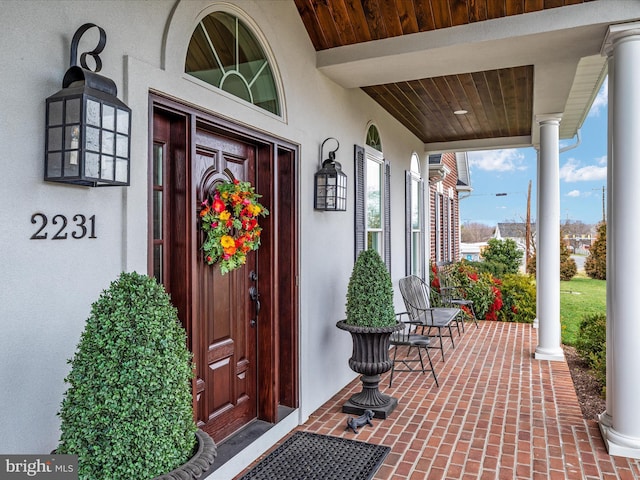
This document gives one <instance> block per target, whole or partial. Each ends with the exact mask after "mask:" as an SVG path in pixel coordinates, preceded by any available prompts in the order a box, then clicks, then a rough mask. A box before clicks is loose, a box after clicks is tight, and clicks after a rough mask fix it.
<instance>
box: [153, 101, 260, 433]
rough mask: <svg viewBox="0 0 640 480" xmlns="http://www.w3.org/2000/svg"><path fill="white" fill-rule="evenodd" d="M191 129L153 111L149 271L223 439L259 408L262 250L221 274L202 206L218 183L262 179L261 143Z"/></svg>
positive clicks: (205, 420) (199, 409) (204, 424)
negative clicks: (205, 251) (206, 246)
mask: <svg viewBox="0 0 640 480" xmlns="http://www.w3.org/2000/svg"><path fill="white" fill-rule="evenodd" d="M189 131H190V128H189V122H188V121H187V117H184V116H182V115H179V114H175V115H174V114H172V113H170V112H160V111H156V112H154V130H153V150H152V151H153V154H152V160H151V163H152V166H151V168H152V170H153V173H152V175H151V177H152V181H151V183H152V184H151V185H150V190H151V192H152V199H151V202H150V203H151V210H152V212H150V213H151V215H150V216H151V218H152V225H151V226H150V229H149V231H150V237H151V238H150V244H151V245H152V249H153V254H152V255H150V266H149V270H150V271H152V272H153V273H154V275H155V277H156V278H157V279H158V280H159V281H160V282H161V283H163V284H164V285H165V288H166V289H167V291H168V292H169V293H170V295H171V298H172V301H173V303H174V305H175V306H176V308H177V309H178V314H179V317H180V319H181V321H182V323H183V325H184V326H185V328H186V330H187V335H188V340H189V347H190V348H191V351H192V352H193V355H194V362H195V367H196V368H195V370H196V382H195V387H194V390H195V391H194V410H195V414H196V419H197V422H198V424H199V426H200V427H201V428H202V429H203V430H205V431H206V432H207V433H209V434H210V435H211V436H212V437H213V438H214V440H216V441H217V442H219V441H220V440H222V439H224V438H226V437H227V436H228V435H230V434H232V433H233V432H235V431H236V430H238V429H239V428H241V427H242V426H244V425H245V424H247V423H248V422H250V421H252V420H253V419H254V418H256V417H257V415H258V409H257V405H258V401H257V382H258V372H257V363H256V357H257V353H256V352H257V328H255V326H253V325H254V323H253V321H254V320H257V311H256V303H255V302H254V301H253V300H252V298H251V297H250V294H249V292H250V289H251V288H252V287H254V288H257V274H258V269H257V253H255V252H251V253H250V254H249V255H248V257H247V263H246V264H245V265H244V266H242V267H240V268H238V269H236V270H234V271H232V272H229V273H227V274H226V275H221V274H220V269H219V267H218V265H211V266H210V265H207V264H206V263H205V262H204V260H203V255H202V251H201V250H200V245H202V240H203V234H202V232H201V230H200V226H199V224H198V221H199V212H200V209H201V201H202V200H203V199H204V198H206V196H207V195H208V194H209V193H210V192H211V191H212V190H213V189H214V188H215V185H216V184H217V183H218V182H221V181H227V180H233V179H234V178H235V179H238V180H247V181H250V182H251V183H252V184H254V185H255V181H256V178H255V175H256V146H255V145H252V144H251V143H247V142H243V141H238V140H234V139H232V138H230V137H225V136H222V135H219V134H214V133H212V132H209V131H207V130H204V129H196V130H195V135H194V138H193V139H191V138H190V137H191V135H190V134H189ZM194 237H195V241H194V240H193V239H194ZM268 249H269V246H266V249H265V246H263V247H261V248H260V254H264V251H265V250H268Z"/></svg>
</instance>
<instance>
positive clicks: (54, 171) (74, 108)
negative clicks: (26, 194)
mask: <svg viewBox="0 0 640 480" xmlns="http://www.w3.org/2000/svg"><path fill="white" fill-rule="evenodd" d="M93 27H96V28H98V30H99V31H100V40H99V42H98V45H97V46H96V48H95V49H94V50H92V51H91V52H85V53H83V54H82V55H81V57H80V64H81V65H82V67H79V66H77V65H76V61H77V52H78V43H79V41H80V38H81V37H82V35H83V34H84V33H85V32H86V31H87V30H89V29H90V28H93ZM106 43H107V36H106V34H105V31H104V30H103V29H102V28H101V27H98V26H97V25H94V24H93V23H86V24H84V25H82V26H81V27H80V28H79V29H78V30H77V31H76V33H75V34H74V35H73V40H72V41H71V54H70V57H71V60H70V68H69V70H67V72H66V73H65V75H64V79H63V80H62V90H60V91H59V92H58V93H56V94H55V95H52V96H50V97H49V98H47V111H46V141H45V158H44V179H45V180H47V181H50V182H62V183H72V184H74V185H85V186H91V187H96V186H113V185H129V156H130V150H131V148H130V147H131V134H130V132H131V109H130V108H129V107H127V106H126V105H125V104H124V103H123V102H121V101H120V100H118V98H117V97H116V95H117V94H118V90H117V88H116V84H115V83H114V82H113V80H111V79H109V78H106V77H103V76H102V75H98V74H97V72H99V71H100V70H101V69H102V61H101V60H100V57H99V56H98V55H99V54H100V53H101V52H102V50H103V49H104V46H105V44H106ZM87 55H90V56H92V57H93V59H94V61H95V71H92V70H90V69H89V68H88V67H87V63H86V56H87Z"/></svg>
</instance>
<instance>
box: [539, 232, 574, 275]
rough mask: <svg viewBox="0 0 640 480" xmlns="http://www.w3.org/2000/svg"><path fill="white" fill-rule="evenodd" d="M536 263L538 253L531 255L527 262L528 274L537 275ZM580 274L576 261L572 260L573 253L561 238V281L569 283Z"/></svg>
mask: <svg viewBox="0 0 640 480" xmlns="http://www.w3.org/2000/svg"><path fill="white" fill-rule="evenodd" d="M536 261H537V252H536V253H534V254H533V255H531V258H529V261H528V262H527V273H528V274H530V275H534V276H535V274H536ZM576 273H578V266H577V265H576V261H575V260H574V259H573V258H571V253H570V252H569V249H568V248H567V246H566V245H565V243H564V242H563V241H562V236H561V238H560V280H566V281H569V280H571V279H572V278H573V277H575V276H576Z"/></svg>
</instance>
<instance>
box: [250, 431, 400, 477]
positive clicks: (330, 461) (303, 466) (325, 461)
mask: <svg viewBox="0 0 640 480" xmlns="http://www.w3.org/2000/svg"><path fill="white" fill-rule="evenodd" d="M390 451H391V449H390V448H389V447H385V446H382V445H373V444H371V443H365V442H357V441H355V440H349V439H347V438H340V437H330V436H327V435H319V434H317V433H309V432H296V433H294V434H293V435H292V436H291V437H289V438H288V439H287V440H286V441H285V442H284V443H283V444H282V445H280V446H279V447H278V448H276V449H275V450H274V451H273V452H271V453H270V454H269V455H267V456H266V457H265V458H264V459H262V460H261V461H260V462H259V463H258V464H257V465H256V466H255V467H253V468H252V469H251V470H250V471H249V472H247V473H245V474H244V475H243V476H242V477H240V480H369V479H371V477H373V474H374V473H376V471H377V470H378V468H380V465H381V464H382V461H383V460H384V458H385V457H386V456H387V454H388V453H389V452H390Z"/></svg>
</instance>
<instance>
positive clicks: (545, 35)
mask: <svg viewBox="0 0 640 480" xmlns="http://www.w3.org/2000/svg"><path fill="white" fill-rule="evenodd" d="M385 8H386V7H385ZM469 8H471V7H469ZM384 15H387V16H388V15H390V12H389V11H388V9H387V10H386V11H385V12H384ZM388 18H391V17H388ZM638 18H640V2H638V1H634V0H616V1H604V0H596V1H589V2H586V3H581V4H577V5H570V6H561V7H558V8H549V9H545V10H540V11H536V12H532V13H526V14H519V15H511V16H506V17H502V18H495V19H490V20H482V21H477V22H474V23H473V22H472V23H468V24H463V25H458V26H453V27H449V28H439V29H436V30H428V31H423V32H418V33H408V34H404V35H402V34H400V35H397V36H390V37H389V38H381V39H379V40H371V41H364V42H362V41H361V42H359V43H351V44H348V43H349V41H344V42H343V43H344V44H343V45H342V46H338V47H334V48H329V49H324V50H320V51H318V52H317V54H316V66H317V68H318V69H319V70H320V71H321V72H323V73H324V74H325V75H326V76H327V77H329V78H331V79H332V80H333V81H335V82H336V83H338V84H339V85H341V86H343V87H345V88H358V87H360V88H363V89H364V90H365V91H367V93H369V95H371V96H372V97H373V98H375V99H376V101H377V102H378V103H380V104H381V105H382V106H383V107H384V108H385V109H387V111H389V113H390V114H391V115H393V116H394V117H395V118H396V119H398V121H400V122H401V123H403V125H405V126H406V127H407V128H409V129H410V130H411V131H412V132H414V134H416V136H418V138H420V139H421V140H423V141H424V143H425V150H426V151H456V150H458V151H459V150H460V149H464V150H479V149H490V148H506V147H522V146H530V145H536V144H537V143H538V139H539V129H538V126H537V125H536V123H535V122H534V121H533V120H534V118H535V117H536V115H540V114H545V113H548V112H566V113H567V114H566V115H565V116H564V117H563V122H562V124H561V129H560V137H561V138H571V137H573V136H574V135H575V134H576V133H577V131H578V129H579V128H580V127H581V126H582V123H583V122H584V119H585V118H586V115H587V113H588V111H589V108H590V106H591V103H592V102H593V99H594V98H595V95H596V94H597V91H598V89H599V87H600V85H601V84H602V81H603V79H604V77H605V75H606V59H605V58H604V57H602V56H601V53H600V50H601V47H602V41H603V38H604V36H605V34H606V32H607V29H608V27H609V25H611V24H616V23H620V22H628V21H631V20H634V19H638ZM307 21H308V18H307ZM325 21H326V20H325ZM307 27H308V26H307ZM308 28H309V27H308ZM525 66H531V67H532V68H533V72H534V73H533V79H530V78H524V79H522V81H526V82H530V83H529V85H530V86H529V91H528V93H527V94H526V96H527V97H528V98H524V97H523V96H522V92H523V91H526V89H523V86H522V85H523V84H522V83H517V84H515V85H517V87H518V89H519V90H516V89H515V87H514V85H498V86H494V87H493V89H492V90H490V91H489V92H488V93H489V95H490V96H487V95H486V94H485V96H484V97H482V98H481V103H482V105H483V107H484V106H485V105H489V108H492V107H491V104H492V102H493V100H492V99H493V98H495V95H496V94H497V95H500V96H501V98H504V99H506V98H508V97H509V96H511V98H514V97H515V98H518V97H519V102H518V103H517V104H513V103H511V104H509V103H508V102H505V103H504V104H502V105H500V106H499V108H504V112H501V113H504V117H495V118H493V119H492V118H491V115H490V113H491V111H490V110H488V113H489V114H488V113H487V111H483V112H480V114H479V115H478V117H477V118H472V117H468V118H469V120H468V122H469V123H470V125H469V124H467V125H464V121H462V122H461V123H462V125H461V126H460V125H457V124H456V123H455V120H452V119H451V118H452V115H451V113H452V112H451V110H453V109H452V108H449V106H455V104H456V103H460V100H462V101H465V100H474V99H475V100H476V105H480V102H478V97H477V94H476V93H475V92H474V93H473V97H469V98H464V97H463V98H461V96H460V91H458V92H455V91H451V92H446V89H445V94H444V95H443V94H442V93H441V92H438V91H437V90H433V96H435V97H438V96H439V97H438V98H439V101H438V102H437V103H438V109H437V110H434V109H433V107H432V106H431V104H428V106H427V107H426V108H425V106H423V105H421V98H424V95H423V97H419V96H411V95H407V94H406V92H407V90H408V89H407V86H406V84H407V82H412V81H424V80H427V79H436V80H437V81H438V82H441V83H440V84H447V83H449V84H454V85H455V84H456V83H460V82H461V80H460V79H457V78H456V76H461V75H469V74H472V73H473V74H480V75H482V74H486V75H487V76H493V78H495V76H496V73H495V72H498V71H500V72H501V73H504V74H506V75H511V76H513V77H517V75H518V73H517V69H520V68H523V67H525ZM490 85H491V84H490ZM398 92H402V95H399V94H398ZM485 92H486V90H485ZM514 92H515V93H514ZM429 93H431V91H429ZM405 97H406V98H405ZM403 102H404V106H403V105H402V103H403ZM422 103H424V102H422ZM467 103H468V102H467ZM493 103H494V102H493ZM493 108H496V105H495V103H494V107H493ZM417 110H420V111H417ZM483 110H484V108H483ZM472 114H473V112H472ZM429 115H435V116H436V117H438V118H440V119H444V120H445V121H442V122H440V123H441V124H442V126H441V127H439V128H437V127H436V128H434V126H433V124H431V123H429V125H428V126H425V122H424V118H425V116H429ZM523 115H524V118H525V122H526V123H525V125H524V130H523V128H522V127H523V125H522V118H523ZM514 119H518V120H517V122H518V128H512V126H513V122H514ZM495 122H497V123H495ZM452 125H454V126H455V129H454V131H452V129H451V126H452ZM505 126H507V127H508V128H506V129H505ZM491 132H493V133H491ZM496 132H500V133H502V135H496ZM505 133H506V134H507V135H506V136H505V135H504V134H505ZM489 137H492V138H489Z"/></svg>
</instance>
